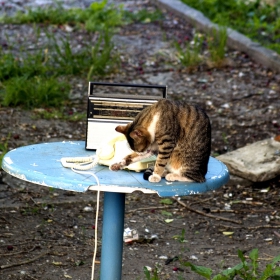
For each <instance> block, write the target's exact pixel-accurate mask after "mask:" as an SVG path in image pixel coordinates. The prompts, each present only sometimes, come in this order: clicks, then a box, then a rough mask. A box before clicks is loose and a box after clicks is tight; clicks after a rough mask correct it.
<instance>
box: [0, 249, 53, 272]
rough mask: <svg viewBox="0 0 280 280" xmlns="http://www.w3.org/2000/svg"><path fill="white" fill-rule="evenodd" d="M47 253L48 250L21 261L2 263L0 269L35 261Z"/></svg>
mask: <svg viewBox="0 0 280 280" xmlns="http://www.w3.org/2000/svg"><path fill="white" fill-rule="evenodd" d="M48 253H49V251H46V252H44V253H43V254H41V255H39V256H37V257H35V258H33V259H29V260H26V261H22V262H18V263H10V264H4V265H1V266H0V269H5V268H10V267H14V266H19V265H23V264H28V263H31V262H34V261H37V260H38V259H40V258H41V257H43V256H45V255H47V254H48Z"/></svg>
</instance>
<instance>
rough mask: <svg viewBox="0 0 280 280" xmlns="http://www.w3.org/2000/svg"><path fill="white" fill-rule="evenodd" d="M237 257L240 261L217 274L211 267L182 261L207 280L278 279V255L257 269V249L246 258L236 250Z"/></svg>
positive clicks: (279, 272)
mask: <svg viewBox="0 0 280 280" xmlns="http://www.w3.org/2000/svg"><path fill="white" fill-rule="evenodd" d="M238 257H239V259H240V260H241V263H239V264H237V265H235V266H234V267H232V268H228V269H226V270H223V271H222V272H220V273H219V274H217V275H214V276H213V275H212V274H213V272H212V269H210V268H207V267H204V266H197V265H194V264H192V263H190V262H184V263H183V265H184V266H186V267H190V268H191V270H192V271H194V272H195V273H197V274H199V275H201V276H203V277H204V278H205V279H208V280H233V279H236V277H237V276H238V277H239V278H238V279H244V280H267V279H273V280H279V279H280V267H279V264H278V263H279V262H280V255H279V256H277V257H275V258H273V259H272V260H271V262H270V263H268V264H267V265H266V267H265V269H264V270H262V271H261V270H260V269H259V265H258V258H259V255H258V249H253V250H252V251H251V252H250V253H249V256H248V258H246V257H245V256H244V254H243V253H242V251H240V250H238Z"/></svg>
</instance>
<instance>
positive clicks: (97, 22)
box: [0, 0, 123, 31]
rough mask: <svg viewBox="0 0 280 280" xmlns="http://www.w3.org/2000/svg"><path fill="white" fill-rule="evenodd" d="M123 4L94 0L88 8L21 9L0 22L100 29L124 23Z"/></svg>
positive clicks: (90, 29)
mask: <svg viewBox="0 0 280 280" xmlns="http://www.w3.org/2000/svg"><path fill="white" fill-rule="evenodd" d="M122 18H123V9H122V6H115V5H113V4H111V5H107V1H106V0H103V1H101V2H93V3H92V4H91V5H90V6H89V7H88V8H86V9H79V8H72V9H64V8H63V7H62V5H61V4H58V6H57V7H46V8H41V7H38V8H36V9H29V10H28V11H27V13H25V12H22V11H19V12H17V13H16V15H15V16H12V17H8V16H3V17H1V18H0V22H3V23H13V24H30V23H37V24H38V23H43V24H54V25H63V24H68V25H71V26H76V27H77V28H79V27H84V28H85V29H86V30H87V31H100V30H104V28H105V29H106V28H114V27H117V26H119V25H122Z"/></svg>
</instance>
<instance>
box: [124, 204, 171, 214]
mask: <svg viewBox="0 0 280 280" xmlns="http://www.w3.org/2000/svg"><path fill="white" fill-rule="evenodd" d="M168 208H174V206H172V205H171V206H158V207H142V208H137V209H132V210H128V211H126V213H133V212H136V211H143V210H156V209H168Z"/></svg>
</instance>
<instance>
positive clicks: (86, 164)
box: [61, 157, 100, 280]
mask: <svg viewBox="0 0 280 280" xmlns="http://www.w3.org/2000/svg"><path fill="white" fill-rule="evenodd" d="M61 163H62V165H63V166H64V167H68V168H71V170H72V171H73V172H76V173H79V174H88V175H91V176H93V177H94V178H95V180H96V183H97V185H98V187H99V186H100V183H99V179H98V177H97V176H96V175H95V174H94V173H93V172H86V171H84V170H88V169H90V168H93V167H94V166H95V165H96V164H97V163H98V161H97V160H96V159H95V160H93V157H77V158H62V159H61ZM99 199H100V190H99V188H98V191H97V203H96V215H95V225H94V226H95V229H94V235H95V237H94V254H93V259H92V270H91V280H94V268H95V259H96V253H97V233H98V231H97V225H98V214H99Z"/></svg>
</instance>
